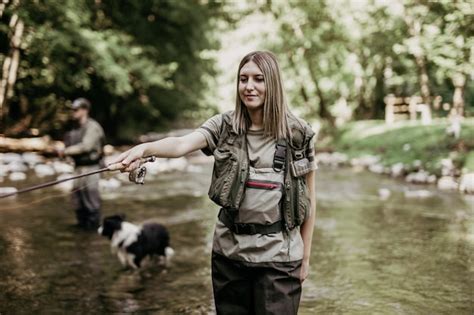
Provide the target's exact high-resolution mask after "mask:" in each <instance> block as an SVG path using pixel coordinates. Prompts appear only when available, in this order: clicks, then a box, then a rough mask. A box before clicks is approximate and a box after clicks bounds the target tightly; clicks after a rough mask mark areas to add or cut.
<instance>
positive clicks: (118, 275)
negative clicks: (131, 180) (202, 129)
mask: <svg viewBox="0 0 474 315" xmlns="http://www.w3.org/2000/svg"><path fill="white" fill-rule="evenodd" d="M193 170H194V172H192V173H183V172H182V173H168V174H161V175H159V176H158V177H157V178H155V179H153V180H149V181H148V182H147V183H146V184H145V186H136V185H133V184H127V185H124V186H122V187H121V188H119V189H118V190H115V191H113V192H108V193H104V194H103V199H104V200H103V203H104V206H103V212H104V214H106V215H109V214H115V213H124V214H126V215H127V219H128V220H129V221H132V222H141V221H144V220H149V219H154V220H156V221H159V222H162V223H163V224H165V225H166V226H168V228H169V230H170V233H171V237H172V246H173V247H174V249H175V251H176V255H175V256H174V257H173V262H172V265H171V267H170V268H168V269H164V268H162V267H159V266H156V265H149V266H145V267H144V268H143V269H141V270H140V271H131V270H124V269H122V267H121V266H120V264H119V262H118V260H117V258H116V257H115V256H113V255H112V254H111V253H110V250H109V242H108V240H106V239H105V238H102V237H100V236H99V235H97V234H95V233H90V232H89V233H87V232H82V231H79V230H77V229H76V228H75V227H74V226H73V224H74V215H73V212H72V210H71V206H70V203H69V199H68V196H67V195H64V194H63V195H59V196H55V195H57V194H58V193H57V191H54V190H52V189H45V190H42V191H36V192H32V193H27V194H24V195H20V196H18V197H16V198H14V199H8V200H5V199H3V200H1V201H0V314H103V313H135V314H212V313H214V308H213V302H212V289H211V279H210V248H211V240H212V233H213V225H214V223H215V220H216V214H217V206H215V205H213V204H212V203H211V202H210V201H209V200H208V198H207V195H206V193H207V187H208V185H209V181H210V170H211V166H210V165H205V166H199V167H195V168H193ZM39 181H40V179H30V180H29V182H19V183H21V186H25V185H27V184H31V183H35V182H39ZM11 184H12V183H3V185H4V186H7V185H11ZM381 187H384V188H387V189H390V190H391V192H392V194H391V196H390V197H389V198H388V199H387V200H381V199H380V198H379V197H378V189H379V188H381ZM407 189H408V190H420V189H423V190H428V191H430V192H432V193H433V194H432V195H431V196H428V197H424V198H408V197H405V195H406V193H405V192H404V191H405V190H407ZM425 194H426V192H425ZM317 199H318V210H317V224H316V229H315V233H314V238H313V250H312V257H311V272H310V275H309V278H308V279H307V280H306V281H305V283H304V289H303V297H302V302H301V307H300V314H473V313H474V304H473V294H474V280H473V279H474V259H473V253H474V209H473V203H474V200H473V198H472V196H462V195H460V194H458V193H456V192H440V191H437V190H435V189H432V188H429V187H428V188H427V187H420V186H406V185H405V184H404V183H402V182H400V181H395V180H392V179H389V178H385V177H380V176H377V175H373V174H370V173H365V172H362V173H354V172H352V171H351V170H347V169H336V170H332V169H321V170H319V171H318V175H317Z"/></svg>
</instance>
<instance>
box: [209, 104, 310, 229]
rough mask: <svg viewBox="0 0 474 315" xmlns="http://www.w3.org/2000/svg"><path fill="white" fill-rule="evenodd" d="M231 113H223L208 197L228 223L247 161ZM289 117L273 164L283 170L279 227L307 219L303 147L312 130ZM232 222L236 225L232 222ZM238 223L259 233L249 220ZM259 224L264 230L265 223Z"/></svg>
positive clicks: (242, 189)
mask: <svg viewBox="0 0 474 315" xmlns="http://www.w3.org/2000/svg"><path fill="white" fill-rule="evenodd" d="M232 115H233V111H230V112H226V113H224V114H223V119H222V121H223V122H222V126H221V133H220V137H219V140H218V143H217V147H216V150H215V151H214V159H215V162H214V169H213V172H212V182H211V185H210V188H209V197H210V199H211V200H212V201H214V202H215V203H216V204H218V205H219V206H221V207H222V209H221V212H220V214H219V219H221V221H223V223H224V224H225V225H226V226H228V227H229V226H234V219H235V217H236V215H237V212H238V210H239V207H240V205H241V202H242V200H243V199H244V194H245V186H246V183H247V180H248V177H249V164H250V161H249V157H248V151H247V139H246V136H245V135H239V134H237V133H235V132H234V130H233V128H232ZM288 119H289V121H288V123H289V126H290V129H291V133H292V136H291V139H289V140H286V141H285V140H283V141H282V140H280V141H278V143H277V146H276V148H275V158H274V168H275V167H277V168H279V169H280V170H281V171H282V172H284V185H283V186H284V187H283V188H284V189H283V194H282V198H281V200H280V211H281V217H282V221H283V222H281V228H279V230H280V231H281V230H283V229H286V230H291V229H293V228H295V227H297V226H299V225H301V224H302V223H303V222H304V221H305V220H306V218H307V216H308V214H309V210H310V206H311V205H310V196H309V191H308V186H307V183H306V176H304V175H305V174H306V173H307V172H308V167H309V165H310V161H309V160H308V158H307V157H306V149H307V147H308V145H309V141H310V140H311V138H312V137H313V136H314V132H313V131H312V130H311V128H310V127H309V125H307V124H303V123H302V122H301V121H299V120H298V119H297V118H295V117H293V116H291V115H290V116H288ZM282 153H283V154H284V156H283V157H282V156H281V155H282ZM278 163H281V165H278ZM235 226H236V227H238V226H239V225H237V224H235ZM240 226H243V227H248V229H246V230H248V231H244V232H243V233H242V234H257V233H258V232H257V233H254V232H255V230H256V229H255V227H252V226H251V224H241V225H240ZM262 228H263V230H264V231H265V229H264V228H265V226H263V227H262ZM233 230H234V229H233ZM235 230H237V228H236V229H235ZM235 230H234V232H236V231H235ZM237 232H238V231H237ZM273 232H276V230H275V229H273V228H272V229H271V231H269V232H268V233H265V232H263V233H261V234H269V233H273Z"/></svg>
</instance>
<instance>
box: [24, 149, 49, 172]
mask: <svg viewBox="0 0 474 315" xmlns="http://www.w3.org/2000/svg"><path fill="white" fill-rule="evenodd" d="M21 157H22V158H23V161H24V162H25V163H26V164H28V166H29V167H30V168H32V167H34V166H35V165H36V164H40V163H44V157H43V156H41V155H39V154H38V153H35V152H25V153H23V154H22V155H21Z"/></svg>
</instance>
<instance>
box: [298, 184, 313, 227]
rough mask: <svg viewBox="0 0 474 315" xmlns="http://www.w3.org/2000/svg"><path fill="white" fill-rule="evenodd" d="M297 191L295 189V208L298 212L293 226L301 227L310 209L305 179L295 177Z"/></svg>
mask: <svg viewBox="0 0 474 315" xmlns="http://www.w3.org/2000/svg"><path fill="white" fill-rule="evenodd" d="M295 184H296V186H297V189H295V191H296V192H297V193H296V200H297V207H298V210H297V212H296V216H295V224H296V225H301V224H303V222H304V221H306V219H307V218H308V216H309V210H310V207H311V200H310V198H309V190H308V185H306V179H305V178H302V177H297V178H296V180H295Z"/></svg>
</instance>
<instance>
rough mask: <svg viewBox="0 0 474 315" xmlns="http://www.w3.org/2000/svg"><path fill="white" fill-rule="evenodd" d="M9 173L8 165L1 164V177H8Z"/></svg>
mask: <svg viewBox="0 0 474 315" xmlns="http://www.w3.org/2000/svg"><path fill="white" fill-rule="evenodd" d="M9 171H10V169H9V168H8V165H4V164H0V176H3V177H4V176H7V174H8V172H9Z"/></svg>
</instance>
